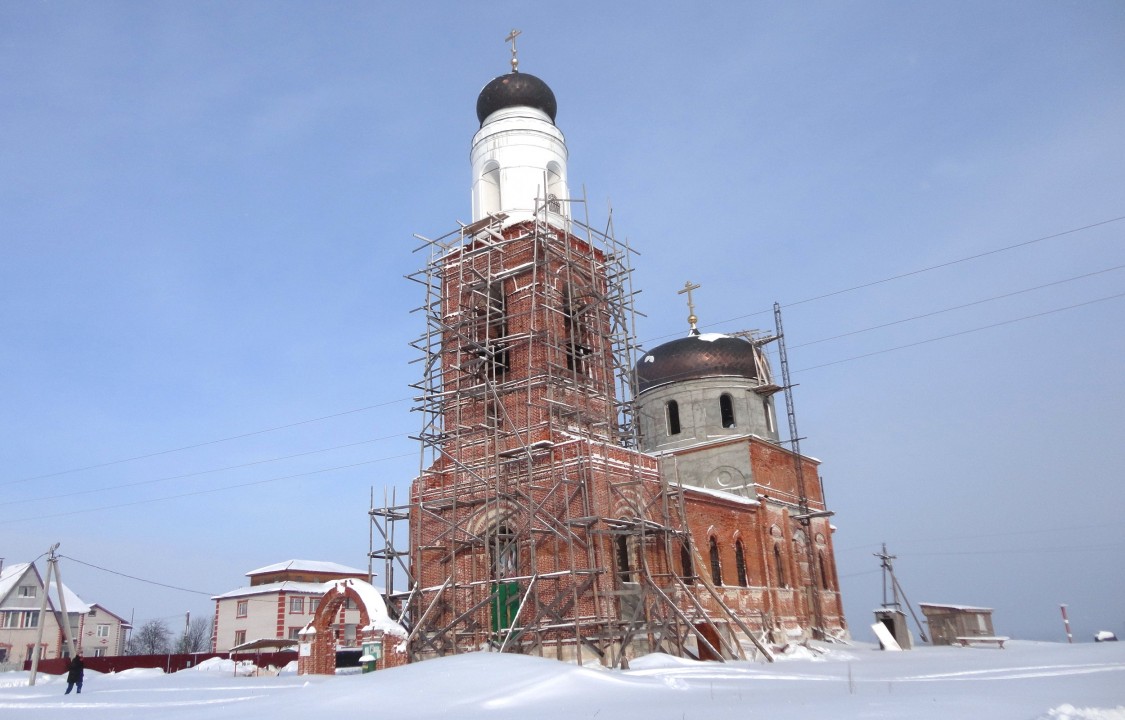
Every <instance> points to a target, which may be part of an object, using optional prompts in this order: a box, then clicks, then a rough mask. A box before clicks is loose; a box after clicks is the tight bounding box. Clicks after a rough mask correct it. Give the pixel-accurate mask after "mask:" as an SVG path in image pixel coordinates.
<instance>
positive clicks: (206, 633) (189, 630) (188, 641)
mask: <svg viewBox="0 0 1125 720" xmlns="http://www.w3.org/2000/svg"><path fill="white" fill-rule="evenodd" d="M210 649H211V618H209V617H197V618H195V619H194V620H192V621H191V623H189V624H188V626H187V627H186V628H184V632H183V634H181V635H180V638H179V639H178V640H176V652H178V653H194V652H207V651H209V650H210Z"/></svg>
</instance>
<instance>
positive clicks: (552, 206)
mask: <svg viewBox="0 0 1125 720" xmlns="http://www.w3.org/2000/svg"><path fill="white" fill-rule="evenodd" d="M565 194H566V187H564V186H563V179H562V167H560V166H559V164H558V163H557V162H554V161H553V160H552V161H551V162H549V163H547V209H548V210H550V211H551V212H554V213H561V212H562V203H561V202H559V199H560V198H562V197H563V195H565Z"/></svg>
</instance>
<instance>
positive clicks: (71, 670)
mask: <svg viewBox="0 0 1125 720" xmlns="http://www.w3.org/2000/svg"><path fill="white" fill-rule="evenodd" d="M85 667H86V666H85V665H84V664H83V663H82V656H81V655H75V656H74V659H73V660H71V661H70V665H68V666H67V673H66V692H65V693H63V695H69V694H70V691H71V690H72V689H73V688H74V686H75V685H77V686H78V694H79V695H81V694H82V671H83V670H84V669H85Z"/></svg>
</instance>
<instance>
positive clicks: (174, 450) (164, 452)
mask: <svg viewBox="0 0 1125 720" xmlns="http://www.w3.org/2000/svg"><path fill="white" fill-rule="evenodd" d="M409 399H410V398H399V399H398V400H387V401H386V402H381V403H376V404H374V405H368V406H367V407H361V408H355V409H354V410H343V411H341V412H338V413H333V414H331V415H324V416H321V417H317V418H311V419H309V420H299V421H297V422H292V423H288V424H287V425H278V426H276V427H271V428H265V429H264V430H254V431H252V432H247V433H242V434H241V435H231V436H230V437H224V438H218V439H217V440H207V441H205V442H201V443H195V444H194V445H184V446H183V447H178V448H171V449H170V450H160V451H158V452H153V453H148V454H147V455H137V456H134V457H130V458H123V459H121V460H110V461H107V462H103V463H97V464H95V465H86V466H84V467H77V468H71V469H69V470H59V471H58V472H53V473H46V474H45V475H35V476H33V477H25V478H20V479H18V480H7V481H5V482H3V483H0V485H13V484H16V483H25V482H31V481H32V480H45V479H47V478H52V477H58V476H59V475H69V474H71V473H76V472H82V471H83V470H96V469H97V468H103V467H109V466H111V465H121V464H122V463H127V462H133V461H135V460H146V459H148V458H154V457H159V456H161V455H169V454H171V453H177V452H183V451H184V450H194V449H196V448H201V447H206V446H208V445H217V444H219V443H224V442H230V441H231V440H241V439H243V438H248V437H253V436H255V435H264V434H265V433H271V432H276V431H278V430H286V429H288V428H293V427H298V426H301V425H308V424H309V423H314V422H321V421H322V420H331V419H332V418H338V417H342V416H344V415H353V414H355V413H359V412H365V411H367V410H374V409H375V408H381V407H386V406H387V405H394V404H395V403H400V402H406V401H407V400H409Z"/></svg>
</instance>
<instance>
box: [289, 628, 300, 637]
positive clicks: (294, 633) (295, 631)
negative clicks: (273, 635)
mask: <svg viewBox="0 0 1125 720" xmlns="http://www.w3.org/2000/svg"><path fill="white" fill-rule="evenodd" d="M302 630H304V628H303V627H291V628H289V639H290V640H300V639H301V637H300V635H301V631H302Z"/></svg>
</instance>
